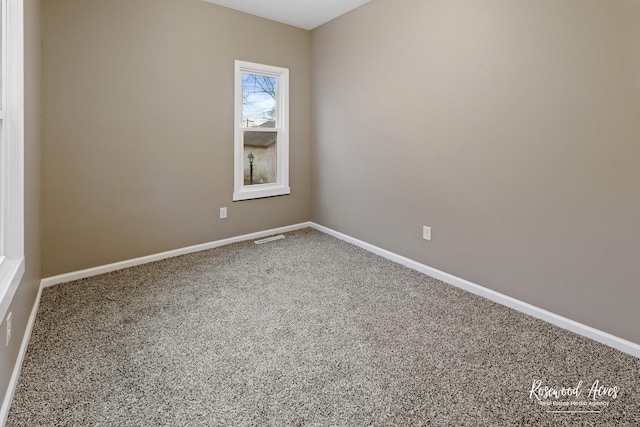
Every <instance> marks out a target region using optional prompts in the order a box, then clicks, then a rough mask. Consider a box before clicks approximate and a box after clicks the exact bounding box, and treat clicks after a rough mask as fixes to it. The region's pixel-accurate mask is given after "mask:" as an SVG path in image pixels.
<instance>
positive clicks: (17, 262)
mask: <svg viewBox="0 0 640 427" xmlns="http://www.w3.org/2000/svg"><path fill="white" fill-rule="evenodd" d="M23 274H24V257H22V258H18V259H12V258H7V259H5V260H4V262H3V263H2V265H0V319H4V317H5V315H6V314H7V311H8V310H9V305H10V304H11V300H12V299H13V296H14V295H15V293H16V289H18V285H19V284H20V280H21V279H22V275H23Z"/></svg>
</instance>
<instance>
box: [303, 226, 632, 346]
mask: <svg viewBox="0 0 640 427" xmlns="http://www.w3.org/2000/svg"><path fill="white" fill-rule="evenodd" d="M311 227H312V228H314V229H316V230H318V231H321V232H323V233H326V234H329V235H330V236H333V237H336V238H338V239H340V240H344V241H345V242H348V243H351V244H354V245H356V246H358V247H360V248H362V249H365V250H367V251H369V252H372V253H374V254H376V255H380V256H382V257H384V258H387V259H389V260H391V261H394V262H397V263H398V264H402V265H404V266H405V267H409V268H411V269H413V270H416V271H419V272H421V273H424V274H426V275H428V276H431V277H434V278H436V279H438V280H441V281H443V282H445V283H448V284H450V285H453V286H455V287H458V288H460V289H463V290H465V291H467V292H471V293H472V294H476V295H479V296H481V297H484V298H487V299H488V300H491V301H493V302H496V303H498V304H501V305H504V306H507V307H509V308H512V309H514V310H516V311H519V312H521V313H524V314H528V315H529V316H532V317H535V318H537V319H541V320H544V321H546V322H548V323H551V324H553V325H556V326H558V327H560V328H562V329H566V330H568V331H571V332H574V333H576V334H578V335H582V336H584V337H587V338H590V339H592V340H595V341H598V342H600V343H602V344H605V345H608V346H609V347H613V348H615V349H618V350H620V351H623V352H625V353H628V354H630V355H632V356H635V357H638V358H640V344H636V343H634V342H631V341H627V340H625V339H622V338H619V337H616V336H615V335H611V334H609V333H607V332H603V331H600V330H598V329H595V328H592V327H591V326H587V325H583V324H582V323H578V322H576V321H573V320H571V319H567V318H566V317H562V316H559V315H557V314H555V313H552V312H550V311H547V310H544V309H542V308H539V307H536V306H534V305H531V304H528V303H526V302H523V301H520V300H517V299H515V298H511V297H509V296H507V295H504V294H501V293H499V292H496V291H492V290H491V289H487V288H485V287H483V286H480V285H477V284H475V283H472V282H470V281H468V280H465V279H461V278H460V277H457V276H454V275H452V274H449V273H445V272H444V271H440V270H438V269H436V268H433V267H429V266H427V265H424V264H421V263H419V262H417V261H413V260H411V259H409V258H405V257H403V256H401V255H398V254H396V253H393V252H390V251H388V250H386V249H382V248H379V247H377V246H374V245H371V244H369V243H367V242H363V241H362V240H358V239H356V238H353V237H351V236H348V235H346V234H343V233H340V232H338V231H335V230H332V229H330V228H327V227H324V226H322V225H319V224H316V223H311Z"/></svg>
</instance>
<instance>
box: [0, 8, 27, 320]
mask: <svg viewBox="0 0 640 427" xmlns="http://www.w3.org/2000/svg"><path fill="white" fill-rule="evenodd" d="M1 3H2V61H1V62H2V65H1V66H2V71H1V72H2V88H1V90H2V96H1V97H0V98H1V99H2V111H1V113H0V114H1V115H2V117H1V121H2V123H1V128H2V129H1V131H2V132H1V136H0V255H1V256H3V257H4V259H3V262H2V264H0V319H4V317H5V315H6V313H7V311H8V309H9V305H10V304H11V300H12V299H13V296H14V294H15V292H16V290H17V288H18V285H19V284H20V280H21V279H22V276H23V274H24V268H25V257H24V40H23V37H24V36H23V34H24V33H23V25H24V24H23V22H24V21H23V2H22V1H21V0H1Z"/></svg>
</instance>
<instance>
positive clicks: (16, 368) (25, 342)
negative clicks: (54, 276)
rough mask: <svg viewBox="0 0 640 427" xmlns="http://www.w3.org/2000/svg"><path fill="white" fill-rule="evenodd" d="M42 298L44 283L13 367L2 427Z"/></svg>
mask: <svg viewBox="0 0 640 427" xmlns="http://www.w3.org/2000/svg"><path fill="white" fill-rule="evenodd" d="M41 296H42V281H41V282H40V287H39V288H38V294H37V295H36V300H35V301H34V303H33V307H32V308H31V315H29V321H28V322H27V326H26V328H25V330H24V335H23V336H22V343H21V344H20V350H18V357H17V358H16V363H15V365H13V372H12V374H11V379H10V380H9V385H8V387H7V390H6V393H5V394H4V401H3V402H2V408H0V426H2V427H4V425H5V423H6V422H7V417H8V416H9V409H10V408H11V401H12V400H13V395H14V393H15V391H16V386H17V385H18V378H20V369H21V368H22V362H23V361H24V356H25V355H26V354H27V347H28V346H29V340H30V339H31V331H32V330H33V324H34V323H35V321H36V315H37V314H38V308H39V307H40V297H41Z"/></svg>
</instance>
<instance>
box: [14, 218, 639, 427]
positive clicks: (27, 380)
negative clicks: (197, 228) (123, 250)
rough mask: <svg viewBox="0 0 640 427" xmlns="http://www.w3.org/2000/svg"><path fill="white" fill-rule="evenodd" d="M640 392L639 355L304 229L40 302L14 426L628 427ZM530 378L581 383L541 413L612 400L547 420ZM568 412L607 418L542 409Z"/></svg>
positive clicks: (70, 286) (634, 421)
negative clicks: (593, 391) (596, 386)
mask: <svg viewBox="0 0 640 427" xmlns="http://www.w3.org/2000/svg"><path fill="white" fill-rule="evenodd" d="M639 378H640V360H639V359H636V358H634V357H632V356H629V355H626V354H624V353H621V352H619V351H617V350H614V349H611V348H609V347H606V346H604V345H601V344H598V343H596V342H594V341H591V340H588V339H586V338H582V337H580V336H577V335H575V334H572V333H570V332H566V331H564V330H561V329H558V328H556V327H554V326H551V325H549V324H547V323H544V322H542V321H539V320H536V319H533V318H531V317H528V316H525V315H523V314H520V313H518V312H515V311H513V310H510V309H508V308H505V307H502V306H499V305H497V304H494V303H492V302H489V301H487V300H485V299H482V298H480V297H477V296H474V295H472V294H469V293H466V292H463V291H461V290H459V289H456V288H454V287H452V286H448V285H445V284H443V283H442V282H439V281H437V280H435V279H433V278H430V277H427V276H424V275H422V274H420V273H417V272H415V271H412V270H410V269H407V268H404V267H402V266H400V265H397V264H394V263H392V262H390V261H387V260H385V259H383V258H380V257H377V256H375V255H372V254H370V253H368V252H365V251H363V250H361V249H359V248H357V247H355V246H352V245H350V244H347V243H344V242H342V241H339V240H336V239H334V238H332V237H329V236H327V235H325V234H322V233H319V232H317V231H314V230H311V229H306V230H300V231H297V232H293V233H289V234H287V238H286V239H285V240H280V241H276V242H272V243H268V244H265V245H255V244H253V243H252V242H244V243H238V244H233V245H229V246H226V247H223V248H218V249H213V250H209V251H204V252H199V253H195V254H191V255H186V256H181V257H177V258H172V259H168V260H164V261H160V262H156V263H153V264H148V265H144V266H139V267H134V268H130V269H127V270H123V271H118V272H114V273H110V274H106V275H102V276H98V277H93V278H89V279H84V280H79V281H76V282H72V283H67V284H63V285H58V286H56V287H53V288H49V289H46V290H45V291H44V292H43V295H42V300H41V305H40V310H39V312H38V317H37V320H36V323H35V327H34V330H33V334H32V337H31V342H30V344H29V349H28V351H27V355H26V360H25V362H24V365H23V367H22V374H21V377H20V380H19V383H18V386H17V390H16V394H15V397H14V401H13V404H12V407H11V410H10V414H9V419H8V424H7V425H8V426H12V427H13V426H218V425H220V426H227V425H228V426H249V425H251V426H253V425H260V426H262V425H271V426H290V425H295V426H307V425H308V426H363V425H374V426H386V425H408V426H409V425H410V426H420V425H443V426H462V425H468V426H480V425H486V426H505V425H594V426H602V425H616V426H623V425H628V426H638V425H640V385H639V384H640V381H639ZM536 380H541V381H542V387H544V386H549V387H553V388H556V389H560V388H561V387H569V386H571V387H576V386H577V385H578V383H579V382H580V381H582V384H581V385H580V392H581V395H580V396H578V398H573V399H571V398H568V397H566V396H560V398H558V399H555V398H550V399H544V398H541V402H549V404H551V403H552V401H554V402H556V403H558V402H565V401H567V402H569V401H570V400H575V401H576V402H577V403H580V402H584V403H586V404H589V403H590V402H591V401H593V398H592V397H589V396H588V393H589V389H590V388H591V386H592V384H593V383H594V382H595V381H596V380H598V381H599V382H600V385H605V386H610V387H617V392H616V397H615V398H613V396H599V397H598V398H597V400H596V401H597V402H600V403H599V405H600V406H593V405H591V406H571V407H567V406H542V405H541V404H540V403H539V402H538V399H537V398H536V397H535V396H536V395H537V394H536V393H531V389H532V386H533V382H534V381H536ZM540 390H542V388H540V389H538V391H540ZM602 390H604V389H602ZM605 403H606V404H607V405H608V406H604V404H605ZM554 405H555V404H554ZM567 408H570V409H574V408H575V409H581V410H585V409H586V410H599V411H600V412H599V413H579V414H578V413H571V414H569V413H562V414H558V413H551V412H547V411H550V410H558V409H561V410H568V409H567ZM575 409H574V410H575Z"/></svg>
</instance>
